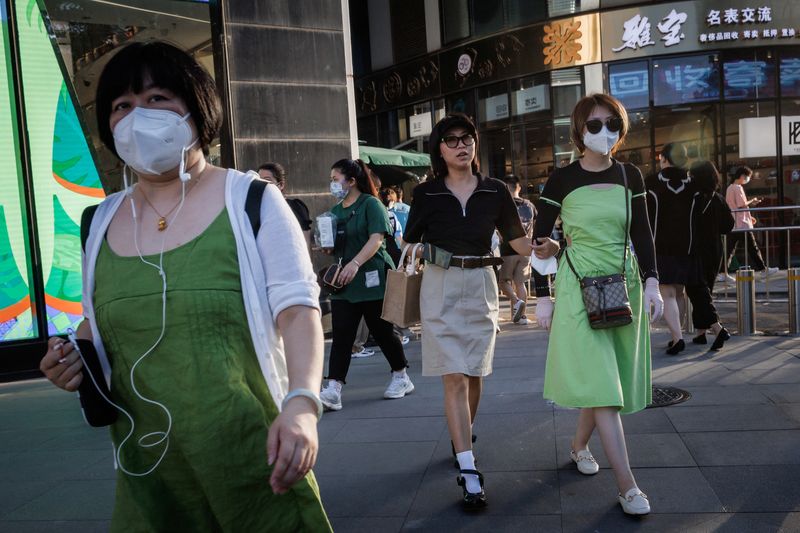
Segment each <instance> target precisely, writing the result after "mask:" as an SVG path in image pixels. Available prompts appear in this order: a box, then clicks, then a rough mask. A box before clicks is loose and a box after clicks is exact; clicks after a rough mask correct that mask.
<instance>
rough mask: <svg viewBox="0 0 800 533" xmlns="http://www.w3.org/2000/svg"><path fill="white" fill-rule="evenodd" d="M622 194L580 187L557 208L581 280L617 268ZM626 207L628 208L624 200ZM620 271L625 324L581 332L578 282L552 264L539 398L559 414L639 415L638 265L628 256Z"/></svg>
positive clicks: (645, 326)
mask: <svg viewBox="0 0 800 533" xmlns="http://www.w3.org/2000/svg"><path fill="white" fill-rule="evenodd" d="M623 191H624V187H623V186H622V185H611V186H610V187H608V188H602V189H601V188H594V187H590V186H582V187H578V188H576V189H574V190H573V191H571V192H569V193H568V194H567V195H566V197H565V198H564V199H563V200H562V202H561V205H560V208H561V220H562V223H563V229H564V234H565V235H569V236H570V238H571V241H572V243H571V245H570V246H569V247H568V248H567V250H568V253H569V257H570V259H571V260H572V263H573V265H574V266H575V270H576V271H577V272H578V274H580V275H581V276H582V277H586V276H602V275H604V274H610V273H613V272H619V271H620V269H621V268H622V250H623V248H622V247H623V246H624V245H625V246H627V243H626V239H625V203H624V202H623V194H624V193H623ZM642 194H644V192H641V193H638V194H634V197H636V196H641V195H642ZM543 199H544V200H545V201H546V202H550V200H548V199H546V198H543ZM626 199H627V201H628V202H629V208H630V201H631V199H630V195H629V194H626ZM625 270H626V277H627V286H628V297H629V299H630V303H631V309H632V310H633V322H632V323H631V324H628V325H627V326H621V327H616V328H610V329H600V330H598V329H592V328H591V327H590V326H589V319H588V317H587V316H586V308H585V307H584V304H583V298H582V296H581V290H580V285H579V283H578V279H577V278H576V277H575V274H573V272H572V270H571V269H570V268H569V265H568V264H567V261H566V260H564V258H562V259H561V261H559V266H558V273H557V274H556V281H555V302H556V303H555V309H554V311H553V323H552V327H551V330H550V343H549V345H548V349H547V364H546V368H545V381H544V397H545V398H547V399H550V400H553V401H554V402H555V403H557V404H558V405H562V406H565V407H619V408H620V412H621V413H633V412H636V411H640V410H642V409H644V408H645V407H647V405H648V404H649V403H650V402H651V397H652V387H651V381H650V380H651V369H650V327H649V322H648V315H647V312H646V310H645V309H644V306H643V305H642V283H641V281H640V278H639V265H638V263H637V261H636V257H635V256H633V255H632V254H631V253H630V250H629V251H628V259H627V264H626V268H625Z"/></svg>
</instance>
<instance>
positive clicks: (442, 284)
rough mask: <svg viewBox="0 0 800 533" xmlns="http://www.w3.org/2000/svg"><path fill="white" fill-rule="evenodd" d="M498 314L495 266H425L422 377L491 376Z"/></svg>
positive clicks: (422, 313)
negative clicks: (445, 267) (452, 375)
mask: <svg viewBox="0 0 800 533" xmlns="http://www.w3.org/2000/svg"><path fill="white" fill-rule="evenodd" d="M499 309H500V302H499V298H498V295H497V279H496V278H495V274H494V271H493V269H492V267H484V268H457V267H450V268H448V269H444V268H441V267H438V266H436V265H434V264H427V265H425V274H424V275H423V276H422V289H421V290H420V311H421V315H422V375H423V376H442V375H445V374H466V375H468V376H488V375H489V374H491V373H492V359H493V358H494V343H495V335H496V332H497V319H498V311H499Z"/></svg>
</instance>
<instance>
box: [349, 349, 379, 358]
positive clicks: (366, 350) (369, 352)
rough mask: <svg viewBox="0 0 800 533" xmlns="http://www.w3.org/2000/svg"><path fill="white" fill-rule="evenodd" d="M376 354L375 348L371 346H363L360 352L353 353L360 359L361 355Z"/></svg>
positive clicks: (369, 355)
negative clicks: (371, 348)
mask: <svg viewBox="0 0 800 533" xmlns="http://www.w3.org/2000/svg"><path fill="white" fill-rule="evenodd" d="M373 355H375V350H370V349H369V348H361V351H360V352H355V353H353V357H354V358H356V359H358V358H360V357H371V356H373Z"/></svg>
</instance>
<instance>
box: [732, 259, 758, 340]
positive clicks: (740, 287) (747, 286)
mask: <svg viewBox="0 0 800 533" xmlns="http://www.w3.org/2000/svg"><path fill="white" fill-rule="evenodd" d="M736 315H737V322H738V326H739V335H743V336H750V335H755V333H756V281H755V273H754V272H753V270H751V269H749V268H742V269H739V270H737V271H736Z"/></svg>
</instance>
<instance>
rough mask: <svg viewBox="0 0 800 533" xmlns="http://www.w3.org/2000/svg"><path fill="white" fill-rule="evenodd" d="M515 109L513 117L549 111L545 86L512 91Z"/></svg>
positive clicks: (548, 95) (548, 94) (547, 91)
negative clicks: (544, 110)
mask: <svg viewBox="0 0 800 533" xmlns="http://www.w3.org/2000/svg"><path fill="white" fill-rule="evenodd" d="M514 98H515V99H516V104H517V105H516V107H515V108H514V115H525V114H527V113H534V112H536V111H542V110H543V109H550V91H549V90H548V88H547V86H546V85H535V86H533V87H529V88H527V89H522V90H519V91H514Z"/></svg>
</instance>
